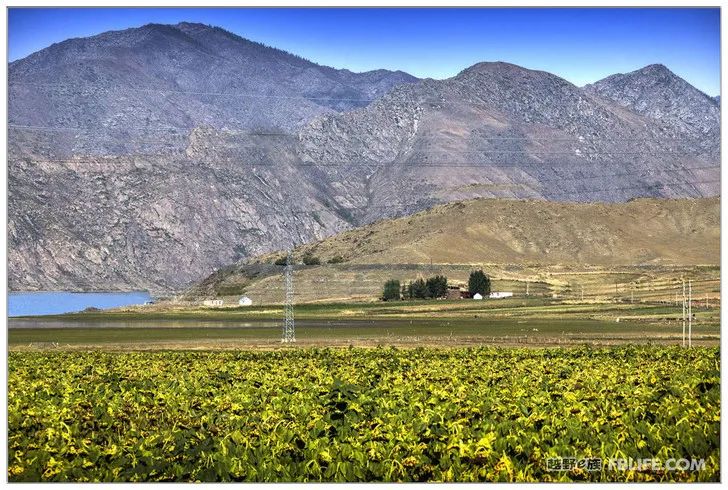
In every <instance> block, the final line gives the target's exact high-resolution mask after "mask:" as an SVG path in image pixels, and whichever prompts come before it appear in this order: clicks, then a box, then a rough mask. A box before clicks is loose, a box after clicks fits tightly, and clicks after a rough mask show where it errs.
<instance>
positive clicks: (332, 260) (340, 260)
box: [329, 255, 344, 264]
mask: <svg viewBox="0 0 728 490" xmlns="http://www.w3.org/2000/svg"><path fill="white" fill-rule="evenodd" d="M342 263H344V257H342V256H341V255H337V256H336V257H332V258H330V259H329V264H342Z"/></svg>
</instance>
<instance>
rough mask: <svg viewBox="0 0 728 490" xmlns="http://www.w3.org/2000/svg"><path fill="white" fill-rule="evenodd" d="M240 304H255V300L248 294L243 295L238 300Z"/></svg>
mask: <svg viewBox="0 0 728 490" xmlns="http://www.w3.org/2000/svg"><path fill="white" fill-rule="evenodd" d="M238 304H239V305H240V306H250V305H252V304H253V300H252V299H250V298H248V297H247V296H241V297H240V299H239V300H238Z"/></svg>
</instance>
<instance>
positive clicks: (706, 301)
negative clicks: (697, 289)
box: [705, 293, 708, 310]
mask: <svg viewBox="0 0 728 490" xmlns="http://www.w3.org/2000/svg"><path fill="white" fill-rule="evenodd" d="M705 309H706V310H707V309H708V293H705Z"/></svg>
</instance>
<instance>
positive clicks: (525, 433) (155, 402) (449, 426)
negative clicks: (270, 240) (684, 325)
mask: <svg viewBox="0 0 728 490" xmlns="http://www.w3.org/2000/svg"><path fill="white" fill-rule="evenodd" d="M719 440H720V353H719V350H718V349H717V348H695V349H691V350H688V349H681V348H677V347H655V346H644V347H635V346H627V347H616V348H586V347H579V348H567V349H509V348H459V349H437V348H418V349H395V348H389V347H388V348H375V349H281V350H275V351H268V352H265V351H242V352H189V351H188V352H175V351H168V352H152V353H150V352H117V353H115V352H10V353H9V359H8V478H9V480H10V481H257V482H268V481H275V482H286V481H341V482H344V481H348V482H352V481H458V482H459V481H573V480H587V481H717V480H719V479H720V467H719V460H720V443H719ZM676 459H689V460H691V461H700V460H702V465H698V466H697V467H691V468H684V467H681V468H677V469H674V468H673V469H671V468H667V467H666V466H665V465H664V464H663V466H661V467H660V466H657V467H656V466H655V464H654V462H655V461H657V460H659V461H661V462H666V461H670V460H676ZM583 461H586V462H587V463H586V464H585V463H582V462H583ZM614 461H622V462H624V461H629V464H628V465H626V466H619V465H617V466H615V465H614V464H613V462H614Z"/></svg>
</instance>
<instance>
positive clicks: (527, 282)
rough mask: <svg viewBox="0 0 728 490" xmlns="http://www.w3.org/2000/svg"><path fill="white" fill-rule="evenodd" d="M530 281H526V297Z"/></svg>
mask: <svg viewBox="0 0 728 490" xmlns="http://www.w3.org/2000/svg"><path fill="white" fill-rule="evenodd" d="M530 283H531V282H530V281H526V296H528V285H529V284H530Z"/></svg>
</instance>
